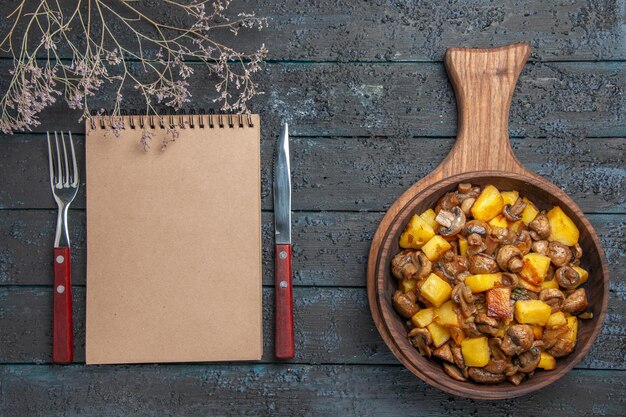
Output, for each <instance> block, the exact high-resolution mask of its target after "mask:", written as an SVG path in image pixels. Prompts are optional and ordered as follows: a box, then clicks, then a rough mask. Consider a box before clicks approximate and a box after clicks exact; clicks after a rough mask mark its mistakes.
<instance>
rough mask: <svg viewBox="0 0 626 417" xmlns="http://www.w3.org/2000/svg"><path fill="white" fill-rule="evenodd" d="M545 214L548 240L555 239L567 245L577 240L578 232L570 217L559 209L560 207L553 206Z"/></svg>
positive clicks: (573, 243) (572, 244) (571, 244)
mask: <svg viewBox="0 0 626 417" xmlns="http://www.w3.org/2000/svg"><path fill="white" fill-rule="evenodd" d="M546 216H548V222H549V223H550V237H548V240H556V241H557V242H560V243H562V244H564V245H567V246H574V245H575V244H576V242H578V237H579V236H580V232H579V231H578V228H577V227H576V225H575V224H574V222H573V221H572V219H570V218H569V217H568V216H567V214H565V213H564V212H563V210H561V207H559V206H554V207H553V208H552V210H550V211H549V212H547V213H546Z"/></svg>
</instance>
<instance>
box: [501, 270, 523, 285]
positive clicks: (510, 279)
mask: <svg viewBox="0 0 626 417" xmlns="http://www.w3.org/2000/svg"><path fill="white" fill-rule="evenodd" d="M518 282H519V278H518V276H517V275H516V274H512V273H510V272H503V273H502V275H501V276H500V285H502V286H503V287H516V286H517V284H518Z"/></svg>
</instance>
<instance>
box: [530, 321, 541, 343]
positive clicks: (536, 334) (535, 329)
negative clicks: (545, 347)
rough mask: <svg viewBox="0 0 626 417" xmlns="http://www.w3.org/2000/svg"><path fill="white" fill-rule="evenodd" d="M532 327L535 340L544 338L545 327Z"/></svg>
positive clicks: (534, 325)
mask: <svg viewBox="0 0 626 417" xmlns="http://www.w3.org/2000/svg"><path fill="white" fill-rule="evenodd" d="M530 327H531V329H533V336H534V337H535V340H540V339H541V338H542V337H543V326H537V325H536V324H533V325H531V326H530Z"/></svg>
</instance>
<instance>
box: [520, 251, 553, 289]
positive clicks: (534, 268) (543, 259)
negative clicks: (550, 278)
mask: <svg viewBox="0 0 626 417" xmlns="http://www.w3.org/2000/svg"><path fill="white" fill-rule="evenodd" d="M523 261H524V266H523V267H522V270H521V271H520V273H519V274H520V275H521V276H522V278H524V279H525V280H526V281H528V282H530V283H531V284H533V285H541V283H542V282H543V279H544V278H545V277H546V274H547V273H548V268H550V258H549V257H548V256H544V255H541V254H539V253H533V252H531V253H528V254H526V255H524V258H523Z"/></svg>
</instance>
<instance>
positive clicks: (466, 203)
mask: <svg viewBox="0 0 626 417" xmlns="http://www.w3.org/2000/svg"><path fill="white" fill-rule="evenodd" d="M475 202H476V199H475V198H471V197H470V198H466V199H465V200H463V201H462V202H461V210H463V213H465V214H466V215H469V214H470V210H471V209H472V206H473V205H474V203H475Z"/></svg>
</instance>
